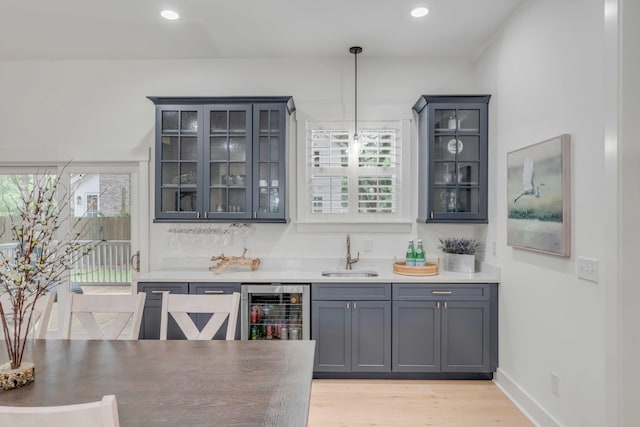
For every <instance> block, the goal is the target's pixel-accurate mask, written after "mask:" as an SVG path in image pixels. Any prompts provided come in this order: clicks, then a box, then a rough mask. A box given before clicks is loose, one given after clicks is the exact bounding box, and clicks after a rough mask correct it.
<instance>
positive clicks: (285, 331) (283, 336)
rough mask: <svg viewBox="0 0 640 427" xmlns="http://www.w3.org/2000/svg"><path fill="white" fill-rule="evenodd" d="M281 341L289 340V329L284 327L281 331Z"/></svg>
mask: <svg viewBox="0 0 640 427" xmlns="http://www.w3.org/2000/svg"><path fill="white" fill-rule="evenodd" d="M280 339H281V340H288V339H289V328H287V327H286V326H283V327H282V329H280Z"/></svg>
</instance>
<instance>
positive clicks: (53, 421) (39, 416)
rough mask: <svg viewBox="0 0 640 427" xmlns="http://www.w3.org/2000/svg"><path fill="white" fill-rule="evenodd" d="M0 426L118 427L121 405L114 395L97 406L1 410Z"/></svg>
mask: <svg viewBox="0 0 640 427" xmlns="http://www.w3.org/2000/svg"><path fill="white" fill-rule="evenodd" d="M0 426H20V427H76V426H78V427H80V426H82V427H119V426H120V421H119V418H118V404H117V402H116V397H115V396H114V395H112V394H109V395H106V396H104V397H103V398H102V400H99V401H97V402H90V403H79V404H76V405H62V406H0Z"/></svg>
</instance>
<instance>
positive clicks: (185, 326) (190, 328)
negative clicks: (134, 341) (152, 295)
mask: <svg viewBox="0 0 640 427" xmlns="http://www.w3.org/2000/svg"><path fill="white" fill-rule="evenodd" d="M239 307H240V293H238V292H234V293H232V294H227V295H185V294H171V293H169V291H164V292H162V310H161V312H160V313H161V314H160V339H161V340H166V339H167V327H168V323H169V314H171V317H173V319H174V320H175V321H176V323H177V324H178V326H179V327H180V329H181V330H182V332H183V333H184V335H185V336H186V337H187V339H188V340H210V339H213V337H214V335H215V334H216V333H217V332H218V330H219V329H220V327H221V326H222V324H223V323H224V321H225V320H226V319H229V320H228V322H227V331H226V339H227V340H233V339H234V338H235V334H236V321H237V318H238V308H239ZM198 313H211V314H212V316H211V318H210V319H209V321H208V322H207V324H206V325H205V326H204V327H203V328H202V330H198V327H197V326H196V324H195V323H194V321H193V320H192V318H191V316H190V314H198Z"/></svg>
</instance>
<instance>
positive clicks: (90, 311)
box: [60, 292, 147, 340]
mask: <svg viewBox="0 0 640 427" xmlns="http://www.w3.org/2000/svg"><path fill="white" fill-rule="evenodd" d="M146 296H147V294H146V293H144V292H139V293H138V294H136V295H108V294H69V295H68V296H67V303H66V306H65V310H64V313H63V319H62V332H61V334H60V338H62V339H74V338H76V339H77V338H85V339H91V340H115V339H129V340H137V339H138V336H139V335H140V323H141V322H142V311H143V309H144V301H145V298H146ZM113 315H115V317H113ZM74 317H75V318H76V319H78V320H79V325H78V326H82V327H83V328H84V329H85V331H86V333H87V334H86V335H84V334H76V333H75V332H74V333H73V334H72V333H71V326H72V320H73V318H74ZM127 324H129V325H130V328H129V330H128V333H123V331H124V329H125V327H126V326H127ZM76 325H77V324H76ZM76 325H74V327H75V326H76Z"/></svg>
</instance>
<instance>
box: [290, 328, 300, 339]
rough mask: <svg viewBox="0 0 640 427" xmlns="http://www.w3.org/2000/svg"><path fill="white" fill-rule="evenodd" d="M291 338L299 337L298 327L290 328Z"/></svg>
mask: <svg viewBox="0 0 640 427" xmlns="http://www.w3.org/2000/svg"><path fill="white" fill-rule="evenodd" d="M291 339H292V340H299V339H300V329H299V328H298V327H293V328H291Z"/></svg>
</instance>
